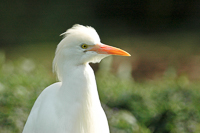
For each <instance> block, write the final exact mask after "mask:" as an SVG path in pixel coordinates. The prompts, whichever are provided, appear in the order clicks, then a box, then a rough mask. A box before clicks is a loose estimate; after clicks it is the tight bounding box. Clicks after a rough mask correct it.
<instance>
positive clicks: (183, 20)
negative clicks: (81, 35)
mask: <svg viewBox="0 0 200 133" xmlns="http://www.w3.org/2000/svg"><path fill="white" fill-rule="evenodd" d="M74 24H82V25H89V26H92V27H94V28H95V29H96V30H97V32H98V33H99V35H100V37H101V40H102V42H103V43H105V44H109V45H113V46H117V47H120V48H122V49H124V50H126V51H128V52H129V53H130V54H131V55H132V56H131V57H118V56H113V57H108V58H106V59H104V60H103V61H102V62H101V63H100V64H91V65H92V67H93V69H94V70H95V74H96V80H97V85H98V91H99V95H100V99H101V102H102V106H103V107H104V109H105V111H106V114H107V116H108V120H109V125H110V130H111V133H199V132H200V106H199V103H200V47H199V45H200V37H199V36H200V1H198V0H192V1H189V0H180V1H173V0H160V1H155V0H144V1H140V0H106V1H102V0H96V1H89V0H74V1H69V0H65V1H64V0H57V1H53V0H50V1H47V0H41V1H33V0H18V1H11V0H7V1H5V0H1V1H0V33H1V34H0V132H1V133H18V132H19V133H20V132H21V131H22V129H23V126H24V124H25V122H26V119H27V117H28V115H29V112H30V110H31V108H32V106H33V103H34V101H35V100H36V98H37V97H38V95H39V94H40V93H41V91H42V90H43V89H44V88H45V87H47V86H48V85H50V84H52V83H54V82H56V81H57V80H56V76H55V74H53V73H52V72H51V65H52V60H53V57H54V51H55V49H56V46H57V44H58V43H59V41H60V40H61V39H62V38H61V37H60V36H59V35H60V34H61V33H63V32H65V30H67V29H68V28H70V27H72V25H74Z"/></svg>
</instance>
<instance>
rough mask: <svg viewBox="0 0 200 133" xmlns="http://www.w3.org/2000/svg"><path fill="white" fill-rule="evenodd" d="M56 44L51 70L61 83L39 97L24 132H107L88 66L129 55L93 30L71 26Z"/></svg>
mask: <svg viewBox="0 0 200 133" xmlns="http://www.w3.org/2000/svg"><path fill="white" fill-rule="evenodd" d="M61 35H64V38H63V39H62V40H61V42H60V43H59V44H58V46H57V49H56V53H55V58H54V60H53V68H54V71H55V72H56V74H57V76H58V79H59V80H60V82H57V83H54V84H52V85H50V86H48V87H47V88H46V89H44V90H43V92H42V93H41V94H40V95H39V97H38V98H37V100H36V101H35V103H34V105H33V108H32V110H31V112H30V115H29V117H28V120H27V122H26V124H25V127H24V130H23V133H109V127H108V122H107V118H106V115H105V113H104V111H103V109H102V107H101V103H100V100H99V96H98V92H97V87H96V81H95V76H94V72H93V70H92V68H91V67H90V65H89V63H90V62H92V63H96V62H100V61H101V59H103V58H105V57H107V56H109V55H122V56H130V54H128V53H127V52H125V51H123V50H121V49H118V48H115V47H112V46H108V45H105V44H102V43H101V42H100V38H99V35H98V34H97V32H96V31H95V29H94V28H92V27H89V26H82V25H74V26H73V27H72V28H71V29H68V30H67V31H66V32H65V33H63V34H61Z"/></svg>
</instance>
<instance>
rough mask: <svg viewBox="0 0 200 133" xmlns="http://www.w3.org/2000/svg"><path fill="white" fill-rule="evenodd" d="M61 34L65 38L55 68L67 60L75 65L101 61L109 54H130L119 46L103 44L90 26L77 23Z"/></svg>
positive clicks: (58, 51) (56, 55) (58, 47)
mask: <svg viewBox="0 0 200 133" xmlns="http://www.w3.org/2000/svg"><path fill="white" fill-rule="evenodd" d="M61 35H63V36H64V38H63V39H62V40H61V42H60V43H59V44H58V46H57V49H56V54H55V58H54V62H53V65H54V69H56V67H58V65H59V64H60V63H63V62H65V61H67V62H70V64H73V65H81V64H86V63H88V62H92V63H96V62H100V61H101V59H103V58H105V57H107V56H109V55H121V56H130V54H129V53H127V52H125V51H123V50H121V49H119V48H115V47H112V46H108V45H105V44H102V43H101V42H100V38H99V35H98V34H97V32H96V30H95V29H94V28H92V27H90V26H82V25H78V24H76V25H74V26H73V27H72V28H70V29H68V30H67V31H66V32H64V33H63V34H61Z"/></svg>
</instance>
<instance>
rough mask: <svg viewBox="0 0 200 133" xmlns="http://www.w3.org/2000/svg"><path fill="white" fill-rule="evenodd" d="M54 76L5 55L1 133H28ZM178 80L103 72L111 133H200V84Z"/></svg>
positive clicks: (0, 65) (101, 87)
mask: <svg viewBox="0 0 200 133" xmlns="http://www.w3.org/2000/svg"><path fill="white" fill-rule="evenodd" d="M102 63H103V62H102ZM49 73H50V72H49V71H48V70H47V69H46V67H44V66H43V65H39V64H36V63H35V62H34V61H33V60H31V59H27V58H22V57H21V58H17V59H15V60H5V55H4V53H3V52H0V131H1V133H11V132H15V133H18V132H21V131H22V129H23V126H24V124H25V122H26V119H27V117H28V114H29V112H30V110H31V108H32V106H33V103H34V101H35V100H36V98H37V97H38V95H39V94H40V93H41V91H42V90H43V89H44V88H45V87H47V86H48V85H50V84H52V83H53V82H55V77H52V75H50V74H49ZM173 75H175V74H174V73H172V72H171V71H170V73H168V74H166V75H165V77H163V79H160V80H154V81H146V82H135V81H134V79H132V78H130V77H129V78H126V79H122V78H121V77H120V76H116V75H115V74H113V73H111V72H109V70H107V71H106V72H105V71H103V70H102V69H101V68H100V70H99V71H98V72H97V73H96V79H97V85H98V91H99V95H100V99H101V102H102V105H103V107H104V109H105V111H106V114H107V116H108V120H109V125H110V129H111V132H112V133H151V132H154V133H168V132H172V133H177V132H181V133H187V132H193V133H197V132H199V131H200V128H199V127H200V106H199V100H200V83H199V82H191V81H189V80H188V78H187V76H181V77H176V76H173Z"/></svg>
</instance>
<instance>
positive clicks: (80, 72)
mask: <svg viewBox="0 0 200 133" xmlns="http://www.w3.org/2000/svg"><path fill="white" fill-rule="evenodd" d="M64 68H65V69H64V70H63V73H62V86H61V88H60V90H59V93H60V95H62V96H61V97H62V98H64V99H63V100H64V101H67V102H70V104H72V103H73V102H78V103H82V105H85V104H87V106H92V105H96V104H98V105H99V104H100V101H99V96H98V92H97V87H96V81H95V76H94V72H93V70H92V68H91V67H90V65H89V64H88V63H86V64H82V65H76V66H70V65H69V64H68V65H66V66H64Z"/></svg>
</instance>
